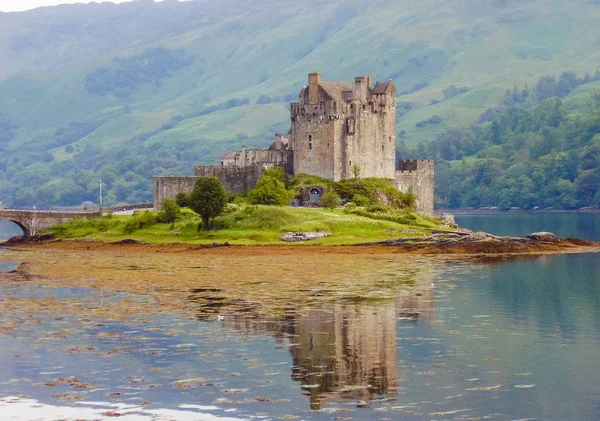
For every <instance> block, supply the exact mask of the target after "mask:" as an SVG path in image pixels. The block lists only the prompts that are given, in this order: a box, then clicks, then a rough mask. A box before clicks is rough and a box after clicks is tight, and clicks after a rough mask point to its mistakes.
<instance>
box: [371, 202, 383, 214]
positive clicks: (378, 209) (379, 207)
mask: <svg viewBox="0 0 600 421" xmlns="http://www.w3.org/2000/svg"><path fill="white" fill-rule="evenodd" d="M387 210H388V209H387V208H386V207H385V206H383V205H380V204H379V203H377V204H374V205H371V206H369V207H368V208H367V212H372V213H374V212H380V213H385V212H387Z"/></svg>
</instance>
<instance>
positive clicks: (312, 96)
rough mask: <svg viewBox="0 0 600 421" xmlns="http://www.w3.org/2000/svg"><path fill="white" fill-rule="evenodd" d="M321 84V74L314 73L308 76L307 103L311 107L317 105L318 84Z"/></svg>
mask: <svg viewBox="0 0 600 421" xmlns="http://www.w3.org/2000/svg"><path fill="white" fill-rule="evenodd" d="M320 83H321V73H320V72H314V73H309V74H308V103H309V104H311V105H314V104H318V103H319V84H320Z"/></svg>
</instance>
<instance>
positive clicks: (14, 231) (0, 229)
mask: <svg viewBox="0 0 600 421" xmlns="http://www.w3.org/2000/svg"><path fill="white" fill-rule="evenodd" d="M16 235H23V230H21V228H19V227H18V226H17V224H15V223H13V222H10V221H2V220H0V241H2V240H8V239H9V238H11V237H14V236H16Z"/></svg>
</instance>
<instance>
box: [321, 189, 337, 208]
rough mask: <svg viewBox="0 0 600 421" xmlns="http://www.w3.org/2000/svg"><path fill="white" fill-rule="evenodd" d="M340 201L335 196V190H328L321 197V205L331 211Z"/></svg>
mask: <svg viewBox="0 0 600 421" xmlns="http://www.w3.org/2000/svg"><path fill="white" fill-rule="evenodd" d="M340 200H341V198H340V195H339V194H337V193H336V192H335V190H332V189H329V190H326V191H325V193H323V195H322V196H321V205H323V207H324V208H325V209H332V210H333V209H335V208H337V207H338V206H339V205H340Z"/></svg>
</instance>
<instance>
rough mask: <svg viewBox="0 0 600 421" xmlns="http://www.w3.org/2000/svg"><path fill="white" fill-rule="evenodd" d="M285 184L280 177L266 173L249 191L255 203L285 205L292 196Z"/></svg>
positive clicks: (251, 201) (249, 197)
mask: <svg viewBox="0 0 600 421" xmlns="http://www.w3.org/2000/svg"><path fill="white" fill-rule="evenodd" d="M289 196H290V195H289V193H288V191H287V190H286V189H285V185H284V184H283V183H282V182H281V181H279V180H278V179H276V178H274V177H272V176H268V175H265V176H264V177H263V178H261V179H260V180H258V182H257V183H256V187H255V188H254V189H252V190H251V191H250V192H249V193H248V199H250V203H252V204H253V205H268V206H285V205H287V204H289V201H290V197H289Z"/></svg>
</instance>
